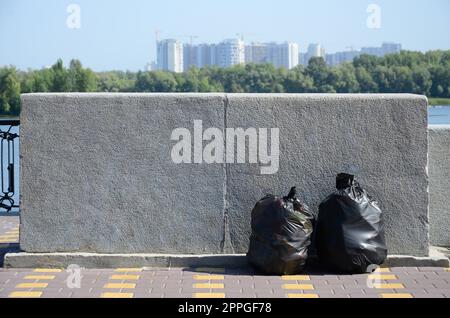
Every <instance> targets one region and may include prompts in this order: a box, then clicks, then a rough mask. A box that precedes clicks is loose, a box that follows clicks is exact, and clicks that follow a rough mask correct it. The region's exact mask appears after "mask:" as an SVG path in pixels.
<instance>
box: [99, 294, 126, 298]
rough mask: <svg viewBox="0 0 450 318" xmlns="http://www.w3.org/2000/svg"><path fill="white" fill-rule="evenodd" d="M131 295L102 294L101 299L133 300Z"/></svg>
mask: <svg viewBox="0 0 450 318" xmlns="http://www.w3.org/2000/svg"><path fill="white" fill-rule="evenodd" d="M133 296H134V294H133V293H102V294H101V296H100V297H101V298H133Z"/></svg>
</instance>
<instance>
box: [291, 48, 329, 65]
mask: <svg viewBox="0 0 450 318" xmlns="http://www.w3.org/2000/svg"><path fill="white" fill-rule="evenodd" d="M325 55H326V54H325V49H324V48H323V47H322V45H320V44H319V43H312V44H310V45H308V49H307V51H306V53H300V54H299V56H298V59H299V62H300V64H302V65H308V63H309V60H310V59H311V58H313V57H322V58H323V59H324V60H325Z"/></svg>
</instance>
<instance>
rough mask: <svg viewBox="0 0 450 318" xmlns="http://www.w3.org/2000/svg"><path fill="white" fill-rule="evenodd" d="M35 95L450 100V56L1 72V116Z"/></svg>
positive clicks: (407, 54) (57, 67) (445, 53)
mask: <svg viewBox="0 0 450 318" xmlns="http://www.w3.org/2000/svg"><path fill="white" fill-rule="evenodd" d="M31 92H230V93H414V94H423V95H426V96H428V97H440V98H450V51H429V52H427V53H420V52H411V51H402V52H401V53H398V54H391V55H386V56H385V57H375V56H370V55H361V56H359V57H357V58H355V59H354V60H353V61H352V62H349V63H344V64H341V65H338V66H335V67H329V66H327V65H326V63H325V61H324V60H323V59H322V58H313V59H311V60H310V61H309V64H308V65H307V66H306V67H304V66H298V67H296V68H294V69H291V70H287V69H284V68H278V69H277V68H275V67H274V66H273V65H271V64H247V65H237V66H234V67H231V68H227V69H224V68H218V67H204V68H195V67H193V68H191V69H190V70H189V71H188V72H185V73H179V74H177V73H171V72H163V71H153V72H142V71H139V72H137V73H136V72H129V71H127V72H122V71H109V72H98V73H94V72H93V71H92V70H90V69H89V68H83V67H82V65H81V63H80V61H78V60H72V61H71V62H70V65H69V67H68V68H66V67H64V65H63V62H62V60H58V61H57V62H56V63H55V64H54V65H53V66H51V67H49V68H45V69H41V70H28V71H19V70H17V69H16V68H15V67H3V68H0V114H3V115H17V114H18V113H19V111H20V97H19V96H20V94H21V93H31Z"/></svg>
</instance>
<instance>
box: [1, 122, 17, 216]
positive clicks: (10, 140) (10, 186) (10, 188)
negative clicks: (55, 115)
mask: <svg viewBox="0 0 450 318" xmlns="http://www.w3.org/2000/svg"><path fill="white" fill-rule="evenodd" d="M19 126H20V121H19V120H18V119H0V140H1V141H0V142H1V144H0V156H1V159H0V170H1V171H0V174H1V175H0V177H1V186H2V188H1V194H0V212H19V204H18V202H19V198H18V194H19V184H18V182H17V181H18V173H19V151H18V150H19Z"/></svg>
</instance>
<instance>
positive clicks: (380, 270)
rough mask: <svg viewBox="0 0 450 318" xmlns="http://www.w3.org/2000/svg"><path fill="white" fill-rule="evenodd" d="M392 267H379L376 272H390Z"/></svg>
mask: <svg viewBox="0 0 450 318" xmlns="http://www.w3.org/2000/svg"><path fill="white" fill-rule="evenodd" d="M390 272H391V269H390V268H389V267H379V268H377V269H376V270H375V271H374V273H390Z"/></svg>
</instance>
